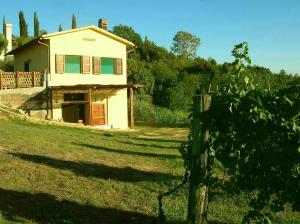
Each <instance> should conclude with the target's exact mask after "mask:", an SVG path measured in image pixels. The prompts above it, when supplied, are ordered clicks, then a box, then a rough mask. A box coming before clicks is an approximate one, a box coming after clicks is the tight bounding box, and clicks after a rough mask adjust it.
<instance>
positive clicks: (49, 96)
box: [38, 39, 52, 120]
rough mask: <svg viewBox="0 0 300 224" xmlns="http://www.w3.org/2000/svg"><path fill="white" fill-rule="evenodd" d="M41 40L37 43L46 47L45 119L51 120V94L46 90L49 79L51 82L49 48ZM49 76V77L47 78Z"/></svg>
mask: <svg viewBox="0 0 300 224" xmlns="http://www.w3.org/2000/svg"><path fill="white" fill-rule="evenodd" d="M40 40H41V39H38V43H39V44H41V45H43V46H46V47H47V53H48V60H47V67H48V68H47V69H46V71H45V73H46V74H44V79H45V81H46V90H47V115H46V116H47V117H46V118H47V119H49V120H50V119H51V118H52V94H51V93H52V92H50V91H51V90H49V89H48V86H49V77H50V80H51V74H50V46H49V45H48V44H45V43H43V42H41V41H40ZM49 75H50V76H49ZM50 110H51V112H50Z"/></svg>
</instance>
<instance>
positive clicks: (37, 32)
mask: <svg viewBox="0 0 300 224" xmlns="http://www.w3.org/2000/svg"><path fill="white" fill-rule="evenodd" d="M33 20H34V21H33V22H34V37H38V36H39V35H40V22H39V19H38V17H37V13H36V12H34V19H33Z"/></svg>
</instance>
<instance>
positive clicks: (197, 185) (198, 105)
mask: <svg viewBox="0 0 300 224" xmlns="http://www.w3.org/2000/svg"><path fill="white" fill-rule="evenodd" d="M210 102H211V97H210V96H208V95H204V96H195V97H194V99H193V124H192V125H193V127H192V135H193V143H192V167H191V177H190V189H189V199H188V200H189V201H188V218H187V219H188V222H187V223H188V224H207V210H208V181H209V171H208V169H209V168H208V167H209V166H210V164H208V149H207V146H206V144H205V143H206V142H207V141H208V138H209V131H208V130H207V129H206V127H205V125H204V124H203V112H204V111H207V110H208V109H209V107H210Z"/></svg>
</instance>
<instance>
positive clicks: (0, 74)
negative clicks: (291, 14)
mask: <svg viewBox="0 0 300 224" xmlns="http://www.w3.org/2000/svg"><path fill="white" fill-rule="evenodd" d="M2 82H3V78H2V72H0V89H2V85H3V84H2Z"/></svg>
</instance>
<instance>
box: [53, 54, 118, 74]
mask: <svg viewBox="0 0 300 224" xmlns="http://www.w3.org/2000/svg"><path fill="white" fill-rule="evenodd" d="M90 67H91V64H90V57H89V56H79V55H55V68H56V73H59V74H63V73H84V74H90V73H91V71H90ZM92 67H93V74H104V75H105V74H106V75H107V74H111V75H114V74H115V75H122V74H123V61H122V58H109V57H102V58H100V57H93V66H92Z"/></svg>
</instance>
